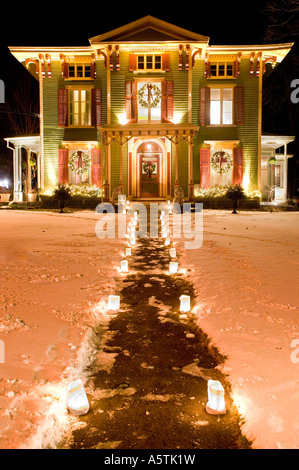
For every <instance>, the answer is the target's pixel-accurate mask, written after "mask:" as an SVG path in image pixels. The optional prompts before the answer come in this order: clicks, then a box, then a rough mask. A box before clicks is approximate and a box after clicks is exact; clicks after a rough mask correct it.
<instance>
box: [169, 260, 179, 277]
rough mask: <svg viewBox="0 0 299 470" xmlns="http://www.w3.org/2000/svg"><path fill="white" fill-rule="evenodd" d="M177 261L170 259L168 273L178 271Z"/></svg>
mask: <svg viewBox="0 0 299 470" xmlns="http://www.w3.org/2000/svg"><path fill="white" fill-rule="evenodd" d="M178 267H179V263H177V262H176V261H171V262H170V263H169V274H176V273H177V272H178Z"/></svg>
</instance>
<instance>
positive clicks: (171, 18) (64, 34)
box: [0, 0, 299, 177]
mask: <svg viewBox="0 0 299 470" xmlns="http://www.w3.org/2000/svg"><path fill="white" fill-rule="evenodd" d="M103 3H104V2H93V3H91V2H86V3H79V4H78V2H77V3H71V2H67V3H63V2H54V1H51V2H47V3H45V7H43V5H42V3H40V2H39V3H38V4H36V3H35V2H26V3H25V2H24V3H23V4H20V3H17V4H15V3H14V2H7V3H6V4H5V5H1V17H2V21H1V28H0V55H1V62H0V79H2V80H4V81H5V85H6V96H7V101H9V99H10V87H15V86H16V85H15V83H16V82H17V83H18V84H19V83H20V78H21V83H22V80H26V79H27V80H31V77H29V78H28V75H29V74H28V72H26V70H25V69H24V67H22V66H21V65H20V64H19V63H18V62H17V61H16V59H14V58H13V57H12V56H11V55H10V53H9V51H8V46H88V45H89V41H88V39H89V38H91V37H93V36H96V35H99V34H102V33H105V32H107V31H110V30H112V29H114V28H117V27H120V26H123V25H125V24H126V23H129V22H131V21H135V20H137V19H139V18H141V17H143V16H145V15H152V16H155V17H157V18H160V19H161V20H164V21H167V22H169V23H173V24H175V25H177V26H180V27H183V28H185V29H189V30H190V31H193V32H196V33H199V34H202V35H204V36H208V37H210V45H216V44H219V45H220V44H223V45H225V44H240V45H241V44H263V43H266V42H267V41H266V40H265V30H266V26H267V23H268V18H267V16H266V14H265V10H264V8H265V5H266V3H267V1H253V0H252V1H247V0H242V1H240V3H239V6H238V7H237V6H236V2H232V1H231V2H228V1H227V2H221V3H220V2H203V1H197V2H195V1H194V0H192V1H189V2H167V3H166V2H161V1H160V2H158V1H147V2H144V1H143V2H132V1H130V2H122V3H120V2H113V3H112V2H105V6H103ZM169 5H171V6H169ZM295 39H296V38H295ZM288 41H290V42H294V38H288V37H286V38H285V39H284V40H283V41H274V42H288ZM297 70H298V72H299V66H298V68H295V69H294V70H293V72H292V73H293V74H296V73H297ZM273 75H274V74H273ZM13 77H15V80H14V78H13ZM17 77H18V79H17ZM274 78H275V77H274ZM292 78H299V73H298V77H296V76H294V77H292ZM33 80H34V79H33ZM272 82H273V79H272ZM35 85H36V84H35V83H34V82H32V86H33V87H34V86H35ZM17 86H19V85H17ZM284 86H286V83H285V84H284ZM286 92H288V91H286ZM298 106H299V104H298ZM1 107H2V109H3V105H1ZM286 107H287V105H286ZM283 112H285V111H283ZM270 114H272V112H271V111H270ZM295 114H296V115H298V112H297V110H296V113H295ZM270 121H271V122H270ZM281 122H282V123H283V124H281V123H280V120H279V119H276V121H275V120H274V121H273V119H271V120H269V121H268V120H267V119H266V120H265V123H266V124H265V125H267V126H269V129H268V128H267V129H266V131H272V132H278V133H279V132H281V133H285V134H288V133H290V130H289V129H288V127H289V124H288V120H286V119H282V121H281ZM271 126H272V127H271ZM273 127H274V128H273ZM275 127H276V128H275ZM10 135H11V131H10V128H9V125H8V122H7V114H5V113H3V112H2V113H1V112H0V177H1V173H3V172H5V173H6V172H7V171H9V167H11V160H12V155H11V151H7V149H6V148H5V147H6V143H3V139H2V138H3V137H7V136H10ZM10 171H11V170H10Z"/></svg>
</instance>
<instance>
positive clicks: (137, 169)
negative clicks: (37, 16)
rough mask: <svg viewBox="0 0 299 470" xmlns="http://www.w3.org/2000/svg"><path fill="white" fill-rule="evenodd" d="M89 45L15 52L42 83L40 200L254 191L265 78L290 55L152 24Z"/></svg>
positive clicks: (148, 19)
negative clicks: (50, 194)
mask: <svg viewBox="0 0 299 470" xmlns="http://www.w3.org/2000/svg"><path fill="white" fill-rule="evenodd" d="M89 43H90V44H89V46H86V47H10V51H11V53H12V54H13V55H14V56H15V57H16V58H17V59H18V60H19V61H20V62H22V63H23V64H24V65H25V66H26V67H27V68H28V70H29V71H30V72H31V73H32V74H33V75H34V76H36V78H37V79H38V80H39V83H40V105H41V126H40V148H39V151H38V152H37V162H38V165H37V175H38V176H37V182H38V184H37V189H38V190H39V191H47V190H50V189H51V188H53V187H54V186H56V185H57V184H59V183H69V184H73V185H96V186H98V187H99V188H102V191H103V194H104V199H105V200H107V201H108V200H111V197H112V193H113V191H114V189H115V188H118V189H119V190H120V191H121V192H122V193H124V194H126V195H127V197H129V199H151V200H153V199H160V198H163V199H165V198H166V199H167V198H171V197H173V195H174V190H175V188H177V187H181V188H182V189H183V191H184V194H185V199H186V200H188V199H189V200H193V198H194V190H195V188H198V187H201V188H210V187H213V186H215V185H220V186H223V185H226V184H243V186H244V187H245V189H247V190H261V185H262V184H264V183H263V181H264V180H263V177H262V175H263V172H262V163H263V164H264V160H263V159H262V158H264V157H262V77H263V72H264V71H265V67H266V64H267V63H272V64H273V65H275V64H277V63H279V62H281V61H282V60H283V59H284V57H285V56H286V54H287V53H288V52H289V51H290V49H291V47H292V44H276V45H273V44H271V45H245V46H241V45H231V46H223V45H222V46H213V45H210V44H209V38H208V37H206V36H202V35H201V34H198V33H194V32H191V31H188V30H186V29H184V28H182V27H178V26H175V25H172V24H170V23H168V22H165V21H162V20H160V19H157V18H154V17H152V16H145V17H143V18H141V19H139V20H137V21H134V22H132V23H129V24H126V25H124V26H122V27H120V28H117V29H114V30H112V31H108V32H106V33H103V34H100V35H98V36H96V37H92V38H91V39H89ZM7 141H8V142H10V139H7ZM18 144H19V145H21V143H20V142H19V143H18ZM19 158H20V157H19V156H18V151H15V152H14V161H15V165H16V167H19V166H20V161H19V160H18V159H19ZM20 173H21V172H20V171H18V170H15V171H14V178H15V181H14V187H15V189H14V200H22V198H23V194H22V191H21V186H22V185H21V182H20Z"/></svg>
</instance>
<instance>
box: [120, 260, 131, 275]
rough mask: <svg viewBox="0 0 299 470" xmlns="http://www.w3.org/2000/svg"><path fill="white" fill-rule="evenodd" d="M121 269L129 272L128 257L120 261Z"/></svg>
mask: <svg viewBox="0 0 299 470" xmlns="http://www.w3.org/2000/svg"><path fill="white" fill-rule="evenodd" d="M120 270H121V272H122V273H127V272H128V271H129V267H128V261H127V260H126V259H124V260H123V261H122V262H121V263H120Z"/></svg>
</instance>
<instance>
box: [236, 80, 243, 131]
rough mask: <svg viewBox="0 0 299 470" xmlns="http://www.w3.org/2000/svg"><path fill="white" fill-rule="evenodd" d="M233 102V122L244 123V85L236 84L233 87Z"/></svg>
mask: <svg viewBox="0 0 299 470" xmlns="http://www.w3.org/2000/svg"><path fill="white" fill-rule="evenodd" d="M234 103H235V106H234V107H235V124H237V125H242V124H244V87H243V86H236V87H235V88H234Z"/></svg>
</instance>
